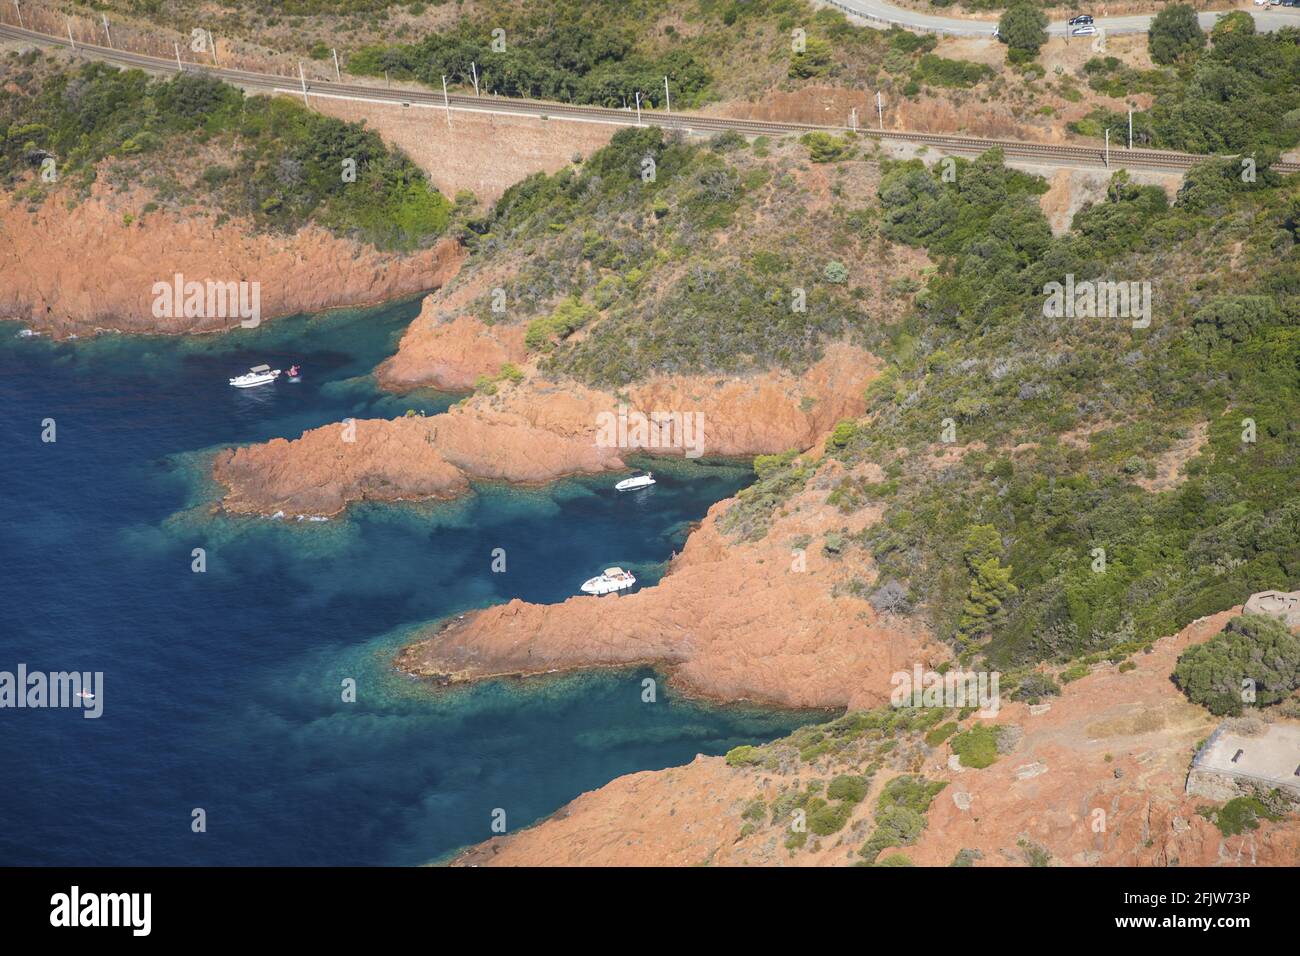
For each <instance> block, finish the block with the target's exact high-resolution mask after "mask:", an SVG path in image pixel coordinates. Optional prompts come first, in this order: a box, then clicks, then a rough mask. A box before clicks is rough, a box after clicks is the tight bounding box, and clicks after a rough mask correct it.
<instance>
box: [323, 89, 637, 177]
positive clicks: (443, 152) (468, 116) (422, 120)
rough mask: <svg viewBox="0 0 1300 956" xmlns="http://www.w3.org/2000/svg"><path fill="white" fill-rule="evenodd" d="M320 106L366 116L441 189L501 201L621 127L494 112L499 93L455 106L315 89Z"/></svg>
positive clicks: (343, 115) (344, 115) (339, 114)
mask: <svg viewBox="0 0 1300 956" xmlns="http://www.w3.org/2000/svg"><path fill="white" fill-rule="evenodd" d="M324 91H325V90H324V88H323V87H322V92H324ZM311 105H312V107H313V109H316V110H319V111H320V112H322V113H324V114H325V115H327V116H333V117H336V118H338V119H342V120H347V121H348V122H359V121H364V122H365V123H366V125H367V126H368V127H370V128H371V129H373V130H375V131H376V132H377V133H379V134H380V135H381V136H383V138H384V141H385V142H386V143H388V144H389V145H390V146H396V147H398V148H399V149H401V150H402V152H404V153H406V155H407V156H409V157H411V159H412V160H413V161H414V162H415V163H416V164H418V165H419V166H420V168H422V169H424V170H425V171H426V172H428V174H429V178H430V179H431V180H433V183H434V185H436V186H437V187H438V188H439V189H440V190H442V192H444V193H446V194H447V195H448V196H454V195H455V194H456V193H457V192H459V191H461V190H463V189H467V190H469V191H470V192H472V193H473V194H474V195H475V197H476V198H477V199H478V200H479V201H480V202H485V203H488V202H495V201H496V200H498V199H500V198H501V194H502V193H503V192H505V191H506V189H508V188H509V187H510V186H512V185H514V184H515V183H517V182H519V181H520V180H521V179H524V178H525V177H527V176H530V175H532V174H533V173H539V172H545V173H554V172H556V171H558V170H560V169H563V168H564V167H565V166H567V165H569V164H570V163H571V162H573V158H574V156H575V155H576V156H584V157H585V156H590V155H591V154H592V153H594V152H595V151H596V150H598V149H600V148H601V147H602V146H605V145H607V144H608V143H609V140H610V138H611V137H612V136H613V135H614V134H615V133H616V132H618V131H619V129H621V128H622V127H619V126H612V125H609V124H606V123H576V122H568V121H564V120H557V119H541V118H539V117H536V116H508V115H502V114H494V113H492V112H491V110H492V98H491V97H483V98H482V108H483V110H484V112H483V113H470V112H453V113H452V114H451V123H450V124H448V122H447V114H446V113H444V112H443V111H442V110H434V109H426V108H421V107H416V106H408V107H403V106H400V105H395V104H386V103H358V102H355V101H351V100H338V99H329V98H328V97H326V96H315V97H312V99H311Z"/></svg>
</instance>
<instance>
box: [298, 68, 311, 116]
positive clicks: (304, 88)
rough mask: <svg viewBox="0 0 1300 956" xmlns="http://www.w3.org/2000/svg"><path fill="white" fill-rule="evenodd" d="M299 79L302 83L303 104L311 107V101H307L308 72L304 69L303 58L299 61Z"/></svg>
mask: <svg viewBox="0 0 1300 956" xmlns="http://www.w3.org/2000/svg"><path fill="white" fill-rule="evenodd" d="M298 80H299V81H300V82H301V83H302V105H303V106H305V107H307V108H308V109H311V103H309V102H308V101H307V74H305V73H303V71H302V60H299V61H298Z"/></svg>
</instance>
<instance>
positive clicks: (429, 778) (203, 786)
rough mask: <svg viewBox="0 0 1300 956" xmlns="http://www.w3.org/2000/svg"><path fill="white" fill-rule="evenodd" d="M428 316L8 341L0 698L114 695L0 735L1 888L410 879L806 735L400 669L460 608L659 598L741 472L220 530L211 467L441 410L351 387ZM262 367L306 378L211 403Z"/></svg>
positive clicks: (0, 391)
mask: <svg viewBox="0 0 1300 956" xmlns="http://www.w3.org/2000/svg"><path fill="white" fill-rule="evenodd" d="M417 311H418V302H407V303H402V304H398V305H394V306H389V307H386V308H383V309H376V310H369V311H366V312H349V313H336V314H332V315H330V316H326V317H318V318H315V319H311V318H308V317H299V318H294V319H285V320H280V321H277V322H275V323H270V324H268V325H267V326H265V327H263V328H261V329H258V330H254V331H239V332H235V333H231V334H230V335H228V336H224V337H220V338H214V337H200V338H190V339H128V338H125V337H110V338H104V339H97V340H93V341H81V342H73V343H64V344H55V343H51V342H49V341H46V340H43V339H31V338H27V339H20V338H18V337H16V335H15V333H16V331H17V326H14V325H12V324H4V325H0V670H7V671H13V670H14V669H15V668H16V666H17V665H18V664H19V663H20V662H21V663H25V664H27V666H28V667H29V668H30V669H31V670H41V671H62V670H79V671H81V670H85V671H103V672H104V675H105V676H104V685H103V705H104V714H103V716H102V717H101V718H100V719H98V720H86V719H84V718H83V717H82V714H81V712H80V711H77V710H57V709H50V710H12V709H0V766H2V767H3V768H4V778H3V783H2V784H0V864H68V865H77V864H91V865H110V864H186V865H189V864H236V863H240V864H289V865H293V864H311V865H328V864H415V863H423V862H427V861H430V860H433V859H436V858H439V857H441V856H443V855H445V854H447V853H448V852H450V851H451V850H454V849H455V848H457V847H460V846H463V845H465V844H467V843H471V842H475V841H478V840H481V839H485V838H487V837H488V836H490V835H491V832H490V829H489V827H490V823H491V814H492V812H493V811H494V810H495V809H497V808H501V809H503V810H505V812H506V820H507V823H508V825H509V827H510V828H511V829H516V828H518V827H521V826H524V825H527V824H528V823H531V822H533V821H535V820H537V819H538V818H540V817H542V816H544V815H546V814H547V813H550V812H552V811H553V810H555V809H557V808H558V807H559V806H561V805H562V804H564V803H565V802H566V801H568V800H570V799H572V798H573V797H574V796H576V795H578V794H579V793H582V792H583V791H586V790H590V789H592V788H594V787H598V786H600V785H602V784H604V783H606V782H608V781H609V780H611V779H612V778H614V777H616V776H618V775H620V774H623V773H628V772H632V771H636V770H643V769H650V768H660V767H665V766H671V765H674V764H679V763H683V762H686V761H689V760H690V759H692V758H693V757H694V755H695V754H696V753H697V752H705V753H721V752H723V751H725V750H727V749H729V748H730V747H732V746H735V745H736V744H738V743H742V742H753V741H759V740H766V739H770V738H772V737H776V736H780V735H782V734H784V733H787V732H788V731H789V730H790V729H792V728H793V727H795V726H797V725H798V724H800V723H802V722H804V721H806V720H807V719H809V718H810V716H811V715H808V714H788V713H772V712H767V711H762V710H757V709H749V708H731V707H727V708H721V707H712V706H706V705H702V704H697V703H694V702H691V701H687V700H684V699H680V698H677V697H675V696H674V695H673V694H671V693H668V692H667V691H666V690H665V689H664V688H663V686H662V681H661V682H660V688H659V699H658V702H657V703H653V704H647V703H642V701H641V686H642V685H641V682H642V680H643V679H644V678H645V677H648V676H654V675H653V674H652V672H649V671H636V672H632V671H628V672H617V673H599V674H587V675H573V676H563V677H553V678H542V679H537V680H530V681H522V682H520V681H507V682H492V683H488V684H483V685H478V686H475V687H471V688H455V689H437V688H433V687H430V686H429V685H427V684H424V683H421V682H417V681H413V680H411V679H409V678H406V677H404V676H403V675H401V674H399V673H397V672H396V671H395V670H393V668H392V667H391V659H392V655H393V653H394V651H395V650H396V649H397V648H398V647H399V646H400V645H401V643H402V642H403V639H404V636H405V635H407V634H409V633H410V632H411V631H412V630H414V629H415V628H416V627H418V626H419V625H420V624H422V623H426V622H428V621H431V620H435V619H438V618H441V617H444V616H446V615H448V614H451V613H454V612H458V611H461V610H464V609H466V608H471V607H477V606H482V605H485V604H490V603H496V602H499V601H505V600H508V599H510V598H512V597H521V598H524V599H526V600H530V601H540V602H556V601H560V600H563V599H564V598H566V597H568V596H569V595H571V594H573V593H574V592H575V590H576V586H577V584H578V583H580V582H581V581H582V580H583V579H584V578H586V577H588V576H590V575H591V574H594V573H596V572H597V571H599V570H600V569H602V568H604V567H605V566H607V565H610V564H615V563H618V564H622V565H623V566H624V567H631V568H632V569H634V570H635V572H636V573H637V574H638V577H640V578H642V579H643V580H647V581H653V580H655V579H657V577H658V576H659V575H660V574H661V573H662V570H663V563H664V562H665V561H666V559H667V558H668V557H669V556H670V555H671V553H672V551H673V550H674V549H675V548H679V547H680V546H681V543H682V541H683V540H684V538H685V534H686V532H687V530H688V527H689V524H690V522H692V521H695V520H698V519H699V518H700V517H702V516H703V514H704V512H705V511H706V510H707V508H708V506H709V505H710V504H711V503H713V502H714V501H716V500H719V499H721V498H723V497H726V496H727V495H730V494H732V493H734V492H735V491H736V490H737V489H738V488H739V487H741V486H742V485H743V484H744V482H745V481H747V480H748V477H747V469H744V468H742V467H740V466H738V465H736V464H714V465H686V464H680V465H664V464H662V463H661V464H658V465H657V466H656V473H657V475H658V476H659V477H660V479H661V480H660V483H659V484H658V485H656V486H655V487H654V488H653V489H650V490H648V491H646V492H641V493H638V494H636V495H631V496H628V495H623V496H620V495H617V494H615V493H614V492H613V491H611V490H610V485H612V479H609V478H601V479H591V480H573V481H565V482H560V483H558V484H556V485H554V486H551V487H549V488H546V489H543V490H529V491H520V490H511V489H507V488H503V487H493V486H487V487H480V488H478V489H477V490H476V494H474V495H473V496H470V497H468V498H465V499H462V500H460V501H458V502H453V503H448V504H436V505H435V504H429V505H402V506H365V507H361V508H357V509H354V510H352V511H351V512H349V513H348V515H347V516H346V517H344V518H342V519H338V520H333V521H329V522H322V523H311V522H284V521H273V520H268V519H261V518H229V517H214V516H212V515H211V513H210V511H209V507H208V506H209V504H210V501H211V494H212V488H211V487H210V485H209V483H208V481H207V479H206V473H207V472H206V463H207V455H208V454H209V453H210V452H211V450H212V449H214V448H215V447H220V446H222V445H224V444H227V443H238V442H250V441H258V440H264V439H267V438H271V437H275V436H285V437H294V436H296V435H298V434H299V433H300V432H301V431H302V430H303V429H305V428H310V427H313V426H316V425H320V424H323V423H325V422H330V421H338V420H339V419H341V418H344V417H347V416H355V417H364V416H394V415H398V414H402V413H403V412H405V411H406V410H407V409H408V408H415V409H417V410H420V411H424V412H426V413H429V414H435V413H437V412H439V411H442V410H444V409H445V408H446V407H447V405H448V404H449V403H450V402H451V401H452V398H451V397H449V396H440V395H437V394H427V395H420V396H405V397H400V398H398V397H394V396H386V395H384V394H382V393H379V392H378V391H377V390H376V388H375V386H374V382H373V379H372V378H371V377H370V372H371V370H372V369H373V368H374V366H375V365H376V364H377V363H378V362H379V361H380V360H382V359H383V358H384V357H385V356H386V355H388V354H391V352H392V351H393V349H394V347H395V345H396V341H397V338H398V336H399V335H400V333H401V330H402V329H403V328H404V326H405V325H406V323H408V322H409V321H410V319H411V318H412V317H413V316H414V315H415V314H416V312H417ZM264 359H265V360H270V361H272V363H273V364H274V365H277V366H279V367H281V368H287V367H288V365H289V364H290V363H292V362H294V361H297V362H300V363H301V364H303V366H304V370H305V376H304V381H303V382H302V383H301V384H298V385H290V384H287V383H277V384H276V385H273V386H269V387H266V388H263V389H258V390H253V391H252V392H243V391H236V390H234V389H231V388H229V387H228V386H227V385H226V384H225V379H226V378H227V377H228V376H229V375H232V374H235V373H237V372H240V371H242V370H243V369H244V368H246V367H247V366H248V365H250V364H254V363H256V362H258V361H261V360H264ZM45 419H53V420H54V422H55V427H56V429H57V433H56V434H57V440H56V441H55V442H53V443H45V442H42V441H41V432H42V427H43V426H42V422H43V421H44V420H45ZM194 548H203V549H205V551H206V555H207V571H206V572H205V573H202V574H197V573H194V572H193V571H192V570H191V560H192V559H191V552H192V549H194ZM494 548H504V549H505V551H506V562H507V571H506V573H504V574H495V573H493V572H492V571H491V554H492V550H493V549H494ZM593 600H595V599H593ZM606 600H617V599H616V598H607V599H606ZM348 677H351V678H354V679H355V680H356V682H357V687H358V700H357V702H355V703H343V701H342V699H341V696H342V695H341V682H342V681H343V679H344V678H348ZM194 808H202V809H203V810H204V811H205V812H206V817H207V832H205V833H194V832H192V831H191V825H190V824H191V812H192V810H193V809H194Z"/></svg>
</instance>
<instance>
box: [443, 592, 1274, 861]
mask: <svg viewBox="0 0 1300 956" xmlns="http://www.w3.org/2000/svg"><path fill="white" fill-rule="evenodd" d="M1233 613H1235V611H1227V612H1224V613H1222V614H1218V615H1214V616H1212V617H1210V618H1205V619H1202V620H1200V621H1198V622H1196V623H1194V624H1192V625H1190V626H1189V627H1187V628H1185V629H1184V630H1183V631H1181V632H1180V633H1179V634H1177V635H1174V636H1172V637H1168V638H1165V639H1163V640H1161V641H1159V642H1157V644H1156V645H1155V648H1154V651H1153V653H1151V654H1147V655H1141V654H1139V655H1137V657H1135V658H1134V661H1135V662H1136V664H1137V668H1136V669H1135V670H1131V671H1128V672H1121V671H1119V669H1118V668H1117V667H1116V666H1114V665H1101V666H1099V667H1097V668H1095V669H1094V671H1093V673H1091V674H1090V675H1088V676H1087V677H1084V678H1082V679H1080V680H1078V681H1076V682H1074V683H1071V684H1068V685H1066V686H1065V687H1064V689H1063V693H1062V695H1061V696H1060V697H1056V698H1048V700H1050V701H1051V703H1050V705H1049V706H1046V707H1045V706H1042V705H1039V706H1036V707H1034V708H1032V710H1031V708H1030V706H1029V705H1027V704H1023V703H1010V704H1004V706H1003V708H1002V710H1001V711H1000V713H999V714H998V715H997V717H996V719H995V721H994V722H995V723H997V724H1001V725H1006V726H1014V727H1017V728H1019V729H1020V730H1021V731H1023V737H1022V738H1021V740H1020V742H1019V743H1018V744H1017V745H1016V746H1015V748H1014V749H1013V750H1012V752H1010V753H1007V754H1004V755H1002V756H1000V757H999V758H998V759H997V761H996V762H995V763H994V764H993V765H992V766H990V767H987V768H985V769H983V770H971V769H957V770H953V769H950V767H949V750H948V747H947V745H946V744H943V745H940V746H939V747H938V748H934V749H933V750H932V751H931V753H930V755H929V757H928V758H926V759H925V761H924V765H923V766H922V767H921V768H920V770H921V772H922V773H924V775H925V776H926V777H927V778H928V779H931V780H942V781H945V782H946V783H947V784H948V785H947V787H945V788H944V790H942V791H941V792H940V793H939V795H938V796H937V797H936V798H935V800H934V802H933V804H932V806H931V809H930V811H929V814H928V827H927V828H926V830H925V831H924V832H923V833H922V835H921V837H920V839H919V841H918V842H917V843H916V844H915V845H913V846H908V847H905V848H901V852H903V853H905V854H906V855H907V856H908V857H909V858H910V859H912V860H913V861H914V862H915V863H917V864H920V865H934V866H946V865H948V864H949V863H951V862H952V860H953V858H954V856H955V855H956V854H957V852H958V851H959V850H961V849H969V850H975V851H978V852H979V854H980V857H979V859H978V860H977V862H976V863H975V865H977V866H1008V865H1010V866H1024V865H1027V864H1028V862H1029V855H1028V853H1027V849H1029V848H1033V849H1036V850H1039V851H1042V852H1045V853H1046V854H1047V858H1046V859H1047V862H1048V865H1052V866H1059V865H1066V866H1133V865H1137V866H1172V865H1179V866H1197V865H1206V866H1294V865H1295V864H1296V863H1297V862H1298V861H1300V824H1297V822H1296V820H1295V818H1294V817H1292V818H1289V819H1287V820H1283V821H1281V822H1279V823H1269V822H1266V821H1261V824H1260V827H1259V829H1258V830H1254V831H1247V832H1246V833H1243V834H1241V835H1238V836H1230V837H1225V836H1223V835H1222V834H1221V833H1220V832H1219V830H1218V829H1217V828H1216V827H1215V826H1214V824H1213V823H1211V822H1210V821H1209V820H1208V819H1206V818H1204V817H1202V816H1201V815H1199V814H1198V813H1197V812H1196V811H1197V809H1198V807H1200V806H1201V805H1202V804H1204V803H1205V801H1204V800H1201V799H1199V798H1194V797H1187V796H1186V795H1185V794H1184V792H1183V787H1184V783H1185V778H1186V773H1187V768H1188V765H1189V763H1190V760H1191V756H1192V753H1193V750H1194V748H1195V746H1196V744H1197V742H1198V741H1199V740H1201V739H1202V738H1204V737H1205V736H1206V735H1208V733H1209V732H1210V730H1211V729H1212V728H1213V726H1214V723H1215V722H1214V720H1213V719H1212V718H1210V717H1209V715H1208V714H1207V713H1206V712H1205V711H1204V710H1202V709H1201V708H1199V707H1196V706H1193V705H1191V704H1189V703H1188V702H1187V701H1186V699H1185V698H1184V697H1183V696H1182V695H1181V694H1180V693H1179V692H1178V691H1177V689H1176V688H1175V687H1174V686H1173V685H1172V684H1171V683H1170V681H1169V672H1170V671H1171V670H1172V668H1173V666H1174V662H1175V661H1176V660H1177V657H1178V655H1179V654H1180V653H1181V652H1182V651H1183V650H1184V649H1185V648H1187V647H1188V646H1189V645H1191V644H1193V643H1196V642H1199V641H1203V640H1205V639H1207V638H1208V637H1209V636H1210V635H1212V634H1214V633H1215V632H1217V631H1218V630H1219V629H1220V628H1222V626H1223V624H1224V622H1225V621H1226V620H1227V618H1228V617H1230V616H1231V615H1232V614H1233ZM857 772H860V768H857V767H854V766H838V765H834V764H830V765H824V764H818V765H817V766H815V767H812V768H809V767H807V766H803V767H802V768H801V769H800V770H799V771H796V773H797V774H799V775H803V776H808V777H813V778H819V779H825V778H827V777H829V776H832V775H834V774H836V773H857ZM787 774H788V772H787V771H785V770H771V769H767V768H762V767H759V768H742V767H730V766H728V765H727V763H726V761H725V760H724V759H723V758H721V757H705V756H698V757H696V759H695V760H694V762H692V763H690V764H688V765H686V766H684V767H675V768H672V769H669V770H661V771H647V772H644V773H637V774H631V775H629V776H625V777H620V778H618V779H617V780H614V781H613V782H611V783H609V784H608V785H606V786H604V787H602V788H600V789H599V790H596V791H593V792H591V793H587V794H584V795H582V796H581V797H579V798H577V799H576V800H574V801H573V802H572V803H570V804H568V805H567V806H565V807H564V808H562V809H561V810H559V811H558V812H556V813H555V814H553V815H552V816H550V817H548V818H547V819H545V820H543V821H542V822H541V823H539V824H537V825H536V826H534V827H531V828H529V829H526V830H521V831H519V832H518V833H514V834H510V835H507V836H503V837H497V838H494V839H492V840H489V841H487V842H485V843H482V844H479V845H477V846H475V847H473V848H471V849H469V850H467V851H466V852H464V853H462V854H461V855H460V856H459V857H458V858H456V860H455V861H454V863H455V864H456V865H496V866H503V865H504V866H510V865H515V866H541V865H611V866H645V865H652V866H661V865H664V866H666V865H697V864H701V863H712V864H715V865H728V866H742V865H788V866H802V865H845V864H851V863H853V862H855V861H857V860H859V859H860V857H858V856H857V853H856V850H857V848H858V847H859V846H860V845H861V844H862V842H863V841H864V839H865V838H866V836H867V835H869V834H870V832H871V830H872V828H873V823H872V813H873V804H874V800H875V797H876V796H877V795H878V794H879V792H880V789H881V787H882V786H883V784H884V782H885V779H886V778H888V777H891V776H893V775H894V772H891V771H881V772H880V773H878V774H877V775H876V777H877V779H875V780H874V781H873V785H872V788H871V791H870V793H869V794H868V796H867V799H866V800H864V801H863V802H862V803H861V804H859V805H858V807H857V808H856V810H855V811H854V815H853V817H852V818H851V820H850V822H849V823H848V824H847V825H846V826H845V827H844V829H843V830H841V831H840V832H839V833H837V834H834V835H832V836H830V837H826V838H823V839H821V840H817V841H810V843H809V845H807V846H805V847H804V848H802V849H799V850H794V851H792V850H788V849H786V848H785V847H784V845H783V839H782V838H783V837H784V836H785V833H784V830H783V829H782V828H781V827H779V826H778V827H764V826H762V825H760V826H757V827H755V826H752V825H750V826H749V827H746V819H745V818H744V817H742V812H743V811H744V810H745V808H746V806H747V805H748V804H749V803H750V801H752V800H753V799H754V798H756V797H763V798H764V799H765V800H766V801H768V802H770V801H771V800H772V799H773V798H774V797H776V796H777V794H778V793H779V792H780V791H781V790H782V789H785V788H787V787H788V786H789V785H790V784H792V783H794V784H798V783H801V782H802V783H806V782H807V781H806V780H803V781H801V780H799V779H791V778H790V777H789V776H787ZM890 852H891V851H890V850H886V851H885V853H884V854H882V855H888V854H889V853H890ZM1040 858H1041V856H1040Z"/></svg>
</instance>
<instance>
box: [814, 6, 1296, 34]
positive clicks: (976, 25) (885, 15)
mask: <svg viewBox="0 0 1300 956" xmlns="http://www.w3.org/2000/svg"><path fill="white" fill-rule="evenodd" d="M822 2H823V3H826V4H828V5H829V6H832V7H838V8H839V9H841V10H843V11H845V12H846V13H852V14H856V15H857V16H859V17H863V18H865V19H867V20H874V21H876V22H878V23H887V24H898V25H899V26H903V27H909V28H910V29H913V30H921V31H925V32H929V33H948V34H952V35H954V36H968V37H974V36H988V35H989V34H990V33H992V32H993V27H994V25H995V24H996V23H997V18H996V17H994V18H992V19H989V20H974V19H959V18H957V17H944V16H939V15H937V14H932V13H921V12H920V11H918V10H908V9H907V8H905V7H896V6H894V5H893V4H890V3H886V2H885V0H822ZM1091 9H1094V4H1091V3H1087V2H1080V3H1079V12H1080V13H1087V12H1089V11H1090V10H1091ZM1241 9H1249V11H1250V13H1251V14H1252V15H1253V16H1254V17H1255V27H1256V29H1259V30H1261V31H1272V30H1280V29H1282V27H1288V26H1290V27H1300V7H1255V6H1252V7H1249V8H1245V7H1243V8H1241ZM1225 12H1227V11H1222V12H1209V13H1201V14H1198V15H1197V19H1198V20H1200V22H1201V27H1202V29H1205V30H1209V29H1210V28H1211V27H1213V26H1214V21H1215V20H1217V19H1218V18H1219V17H1220V16H1222V15H1223V13H1225ZM1151 19H1152V18H1151V16H1146V15H1142V16H1131V17H1098V18H1097V23H1096V26H1097V28H1098V29H1099V30H1104V31H1105V32H1106V33H1107V34H1110V35H1112V36H1114V35H1116V34H1120V33H1145V32H1146V31H1147V29H1148V27H1150V26H1151ZM1048 31H1049V32H1050V33H1051V35H1052V36H1064V35H1065V21H1064V20H1057V21H1055V22H1053V23H1051V24H1050V25H1049V26H1048ZM1080 39H1081V40H1085V41H1086V38H1085V37H1080Z"/></svg>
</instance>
